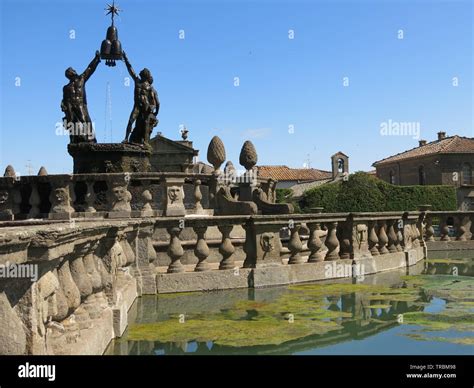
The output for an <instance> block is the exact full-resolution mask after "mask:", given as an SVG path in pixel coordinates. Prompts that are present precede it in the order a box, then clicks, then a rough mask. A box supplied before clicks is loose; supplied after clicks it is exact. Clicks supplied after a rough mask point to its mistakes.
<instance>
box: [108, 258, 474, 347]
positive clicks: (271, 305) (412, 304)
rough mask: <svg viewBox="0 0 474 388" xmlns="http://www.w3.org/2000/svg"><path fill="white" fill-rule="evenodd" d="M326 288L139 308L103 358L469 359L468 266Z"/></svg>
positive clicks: (176, 298) (472, 339)
mask: <svg viewBox="0 0 474 388" xmlns="http://www.w3.org/2000/svg"><path fill="white" fill-rule="evenodd" d="M448 256H449V255H447V254H445V255H444V256H441V257H440V258H430V259H429V260H426V261H424V262H420V263H418V264H417V265H416V266H414V267H411V268H409V270H408V271H407V270H403V271H391V272H386V273H380V274H377V275H372V276H366V277H365V278H363V279H361V278H358V279H343V280H340V281H338V282H337V283H335V282H334V281H331V282H330V283H324V282H317V283H311V284H297V285H291V286H285V287H272V288H264V289H250V290H248V289H242V290H231V291H216V292H206V293H188V294H171V295H159V296H145V297H142V298H139V299H138V300H137V301H136V302H135V304H134V305H133V307H132V308H131V310H130V312H129V318H130V325H129V327H128V329H127V331H126V332H125V333H124V335H123V337H122V338H120V339H117V340H115V341H113V342H112V343H111V344H110V346H109V348H108V350H107V352H106V354H116V355H127V354H130V355H167V354H173V355H175V354H189V355H193V354H199V355H206V354H209V355H212V354H242V355H245V354H261V355H267V354H274V355H286V354H319V355H340V354H348V355H352V354H372V355H373V354H407V355H408V354H474V335H473V334H474V278H473V273H474V266H473V264H474V259H473V258H466V257H462V256H461V255H457V256H459V257H448Z"/></svg>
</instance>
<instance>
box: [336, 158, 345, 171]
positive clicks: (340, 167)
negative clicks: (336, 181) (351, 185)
mask: <svg viewBox="0 0 474 388" xmlns="http://www.w3.org/2000/svg"><path fill="white" fill-rule="evenodd" d="M337 171H338V172H340V173H343V172H344V160H343V159H338V160H337Z"/></svg>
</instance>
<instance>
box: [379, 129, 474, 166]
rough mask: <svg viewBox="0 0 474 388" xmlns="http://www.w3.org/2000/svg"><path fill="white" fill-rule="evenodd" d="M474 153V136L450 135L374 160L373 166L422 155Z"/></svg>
mask: <svg viewBox="0 0 474 388" xmlns="http://www.w3.org/2000/svg"><path fill="white" fill-rule="evenodd" d="M464 153H474V138H470V137H461V136H457V135H456V136H450V137H446V138H444V139H442V140H436V141H432V142H431V143H427V144H425V145H424V146H421V147H416V148H413V149H411V150H408V151H405V152H401V153H399V154H396V155H393V156H389V157H388V158H385V159H382V160H379V161H377V162H374V163H373V164H372V166H374V167H375V166H378V165H380V164H385V163H391V162H398V161H401V160H405V159H411V158H416V157H420V156H428V155H435V154H464Z"/></svg>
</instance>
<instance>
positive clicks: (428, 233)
mask: <svg viewBox="0 0 474 388" xmlns="http://www.w3.org/2000/svg"><path fill="white" fill-rule="evenodd" d="M425 238H426V241H434V240H435V238H434V228H433V217H432V216H431V214H428V215H427V216H426V229H425Z"/></svg>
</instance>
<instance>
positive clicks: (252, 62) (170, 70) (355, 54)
mask: <svg viewBox="0 0 474 388" xmlns="http://www.w3.org/2000/svg"><path fill="white" fill-rule="evenodd" d="M0 3H1V8H0V13H1V43H0V45H1V46H0V53H1V56H0V66H1V67H0V73H1V88H0V98H1V101H0V102H1V104H0V106H1V111H0V113H1V121H0V168H1V169H2V171H3V169H4V168H5V167H6V165H7V164H12V165H13V166H14V167H15V169H16V170H17V171H18V172H20V173H21V174H23V175H24V174H27V173H28V169H27V168H26V165H27V164H28V163H29V164H30V165H31V167H32V169H33V171H34V173H36V172H37V170H38V169H39V167H40V166H41V165H44V166H45V167H46V168H47V170H48V171H49V172H50V173H60V172H66V173H67V172H70V171H72V159H71V157H70V156H69V155H68V154H67V149H66V147H67V143H68V140H69V139H68V137H67V136H58V135H56V123H57V122H59V121H61V118H62V116H63V115H62V112H61V110H60V101H61V98H62V87H63V85H65V84H66V78H65V77H64V70H65V69H66V68H67V67H69V66H72V67H74V68H76V70H77V71H83V70H84V69H85V67H86V66H87V64H88V63H89V61H90V60H91V59H92V57H93V56H94V53H95V50H97V49H99V48H100V44H101V41H102V40H103V39H104V37H105V32H106V29H107V27H108V25H109V24H110V19H109V18H108V17H106V16H105V11H104V7H105V5H106V4H105V3H106V2H105V1H101V0H93V1H92V0H90V1H87V0H82V1H46V0H36V1H29V0H0ZM118 5H119V7H120V8H122V9H123V12H122V13H121V15H120V17H119V18H118V19H117V21H116V25H117V27H118V30H119V38H120V40H121V42H122V45H123V48H124V50H125V51H126V52H127V54H128V57H129V59H130V61H131V63H132V65H133V66H134V68H135V70H136V71H137V72H138V71H139V70H141V69H142V68H143V67H148V68H149V69H150V70H151V71H152V73H153V76H154V79H155V87H156V89H157V90H158V94H159V96H160V101H161V109H160V114H159V120H160V124H159V125H158V127H157V128H155V131H154V133H153V135H155V134H156V133H157V132H158V131H161V132H162V133H163V134H164V135H165V136H167V137H169V138H172V139H179V138H180V134H179V128H180V125H183V124H184V125H186V126H187V128H188V129H189V131H190V135H189V138H190V140H193V141H194V145H195V147H196V148H197V149H199V150H200V159H201V160H205V157H206V150H207V145H208V143H209V141H210V139H211V138H212V136H214V135H216V134H217V135H219V136H220V137H221V138H222V140H223V141H224V144H225V145H226V150H227V157H228V159H230V160H232V161H233V162H234V164H235V165H237V164H238V155H239V152H240V148H241V146H242V144H243V142H244V141H245V140H247V139H250V140H252V141H253V142H254V144H255V146H256V148H257V151H258V153H259V164H286V165H289V166H293V167H302V166H303V164H304V163H305V162H306V161H307V160H308V159H309V160H310V161H311V167H316V168H320V169H327V170H329V169H330V159H329V158H330V156H331V155H332V154H334V153H335V152H337V151H343V152H344V153H346V154H347V155H349V157H350V159H349V160H350V169H351V171H355V170H369V169H371V167H370V166H371V164H372V163H373V162H374V161H376V160H379V159H381V158H384V157H386V156H389V155H391V154H394V153H397V152H400V151H403V150H405V149H408V148H412V147H414V146H416V145H417V144H418V140H417V139H414V136H413V134H409V135H406V136H401V135H391V136H382V135H381V131H380V129H381V125H382V123H386V122H388V120H392V122H397V123H406V122H409V123H419V125H420V129H421V134H420V137H421V138H423V139H428V140H434V139H435V137H436V132H438V131H439V130H445V131H446V132H448V135H451V134H459V135H463V136H473V121H474V116H473V97H472V95H473V78H472V65H473V63H472V60H473V52H474V50H473V40H474V39H473V31H472V25H473V5H472V1H428V0H426V1H416V0H415V1H404V0H398V1H395V0H393V1H388V0H386V1H383V0H382V1H381V0H379V1H356V0H353V1H289V0H288V1H270V0H253V1H230V0H227V1H222V0H221V1H197V0H196V1H189V0H188V1H182V0H173V1H151V0H146V1H145V0H142V1H137V0H135V1H127V0H121V1H118ZM72 30H73V32H72ZM180 30H183V31H184V34H185V39H179V33H180ZM289 30H293V31H294V36H293V39H289V35H290V34H289ZM400 30H401V31H400ZM401 34H403V36H401ZM73 35H75V36H74V39H71V37H73ZM400 37H403V39H399V38H400ZM127 75H128V74H127V71H126V68H125V66H124V64H123V63H122V62H120V63H118V65H117V67H115V68H109V67H107V66H105V63H104V62H102V63H101V64H100V65H99V68H98V69H97V71H96V73H95V74H94V75H93V77H92V78H91V79H90V80H89V82H88V83H87V86H86V89H87V98H88V106H89V112H90V114H91V117H92V120H93V121H94V123H95V128H96V132H97V139H98V141H99V142H110V141H113V142H119V141H121V140H122V139H123V136H124V132H125V127H126V124H127V120H128V116H129V114H130V111H131V108H132V105H133V88H132V87H127V86H125V85H124V78H125V77H127ZM235 77H238V78H239V81H240V84H239V85H238V86H235ZM345 77H347V78H345ZM454 79H455V80H457V82H456V81H455V80H454ZM347 81H348V85H347ZM107 84H109V85H110V95H111V103H112V110H111V115H110V114H109V115H107V114H106V91H107ZM454 84H457V86H455V85H454ZM110 116H111V118H112V125H110V120H109V118H108V117H110ZM291 128H293V129H294V130H293V131H291V130H290V129H291ZM111 129H112V130H111Z"/></svg>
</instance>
